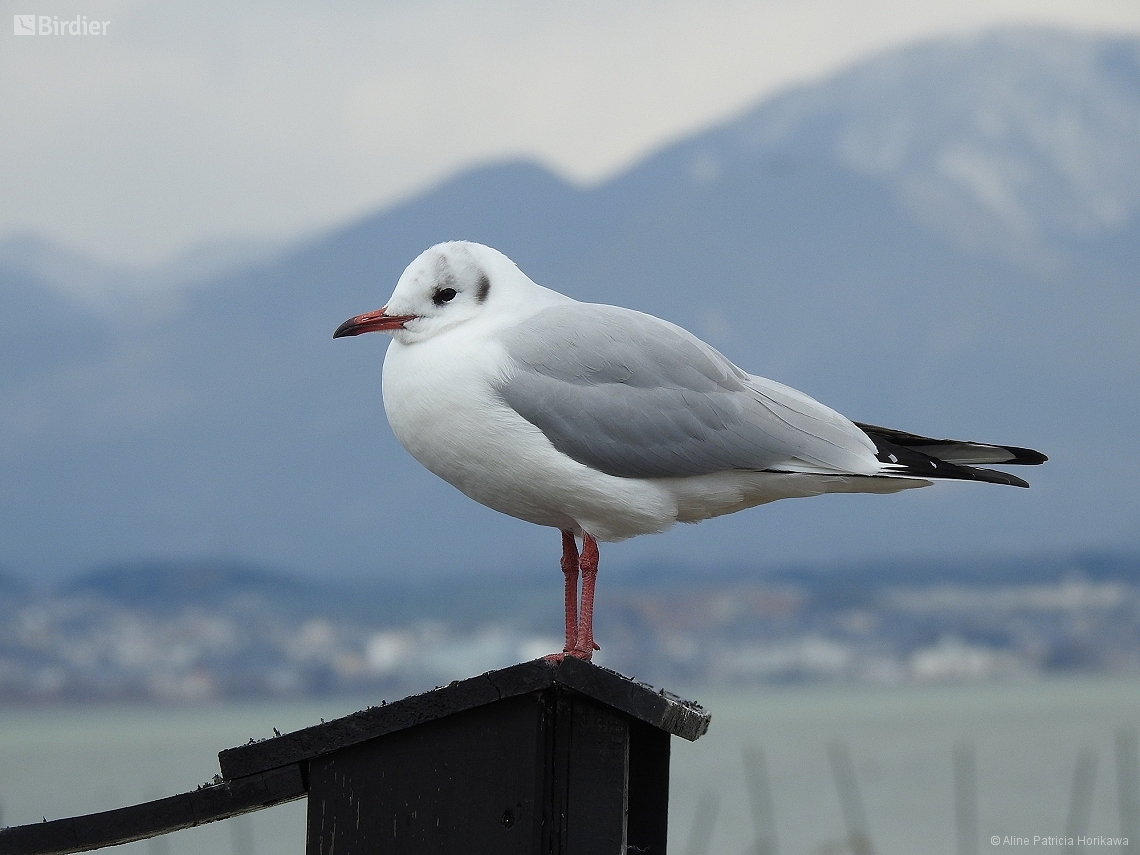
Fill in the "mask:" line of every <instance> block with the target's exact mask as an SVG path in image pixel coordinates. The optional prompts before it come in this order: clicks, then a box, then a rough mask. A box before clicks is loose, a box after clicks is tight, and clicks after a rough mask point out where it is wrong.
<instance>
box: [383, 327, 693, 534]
mask: <svg viewBox="0 0 1140 855" xmlns="http://www.w3.org/2000/svg"><path fill="white" fill-rule="evenodd" d="M457 332H458V331H457ZM457 338H458V336H456V335H455V334H453V335H452V336H449V337H448V339H449V341H448V346H447V347H440V346H438V345H437V341H438V340H429V341H424V342H418V343H416V344H413V345H402V344H400V343H399V342H396V341H393V342H392V344H391V345H390V346H389V348H388V353H387V356H386V357H385V360H384V410H385V412H386V413H387V415H388V422H389V424H391V426H392V431H393V432H394V433H395V434H396V438H397V439H398V440H399V441H400V444H401V445H403V446H404V448H406V449H407V450H408V452H409V453H410V454H411V455H412V456H413V457H414V458H415V459H416V460H418V461H419V462H420V463H421V464H423V465H424V466H425V467H426V468H427V469H429V470H431V471H432V472H434V473H435V474H436V475H438V476H439V477H440V478H442V479H443V480H445V481H447V482H448V483H449V484H452V485H453V486H455V487H457V488H458V489H459V490H461V491H463V492H464V493H465V494H467V495H468V496H470V497H471V498H472V499H474V500H475V501H477V502H480V503H481V504H484V505H487V506H488V507H490V508H494V509H495V510H497V511H499V512H501V513H504V514H508V515H510V516H513V517H518V518H519V519H523V520H527V521H528V522H532V523H536V524H538V525H546V526H554V527H556V528H559V529H569V530H572V531H576V532H581V531H583V530H584V531H588V532H589V533H590V534H592V535H593V536H594V537H596V538H598V539H599V540H622V539H624V538H627V537H633V536H634V535H637V534H647V533H650V532H656V531H663V530H664V529H666V528H668V527H669V526H670V525H672V524H673V523H674V522H676V521H677V505H676V502H675V501H674V499H673V496H672V495H671V491H670V490H668V489H665V488H664V486H663V485H658V484H656V483H655V482H653V481H649V480H644V479H634V478H615V477H613V476H610V475H606V474H604V473H601V472H597V471H595V470H592V469H590V468H588V467H586V466H583V465H582V464H581V463H578V462H576V461H574V460H572V459H571V458H569V457H567V456H566V455H565V454H562V453H561V452H560V451H558V450H557V449H555V448H554V446H552V445H551V444H550V442H549V440H547V438H546V437H545V436H544V435H543V434H542V432H541V431H540V430H539V429H538V428H536V427H535V426H534V425H532V424H531V423H530V422H528V421H526V420H525V419H523V418H522V417H521V416H519V415H518V414H517V413H516V412H515V411H514V410H512V409H511V408H510V407H508V406H507V405H506V404H505V403H503V402H502V401H501V400H500V399H499V398H498V396H497V395H496V393H495V392H494V389H493V387H492V383H493V381H494V379H495V378H496V377H497V376H499V372H500V371H502V370H504V367H505V366H506V365H507V364H508V362H507V359H506V356H505V355H504V354H503V353H502V352H501V351H499V350H498V349H497V348H494V347H489V346H487V345H486V344H485V343H484V344H483V345H482V346H481V347H479V348H470V349H464V348H463V347H462V342H461V341H455V339H457Z"/></svg>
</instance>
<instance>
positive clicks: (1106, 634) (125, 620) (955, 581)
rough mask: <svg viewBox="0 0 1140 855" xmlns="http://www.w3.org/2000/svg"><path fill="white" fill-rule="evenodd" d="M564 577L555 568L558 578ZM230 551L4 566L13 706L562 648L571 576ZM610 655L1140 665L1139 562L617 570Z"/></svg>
mask: <svg viewBox="0 0 1140 855" xmlns="http://www.w3.org/2000/svg"><path fill="white" fill-rule="evenodd" d="M546 576H549V578H546ZM546 576H540V575H539V574H535V576H532V577H527V578H525V579H516V578H505V579H500V580H488V579H485V578H483V579H474V578H470V577H463V578H461V579H456V580H452V581H436V582H433V583H424V584H421V585H420V586H418V587H403V588H398V589H396V588H390V589H387V590H386V589H385V588H384V587H383V586H380V585H368V586H365V585H359V586H353V585H341V586H339V587H331V588H330V586H329V585H326V584H321V583H318V582H316V581H311V580H307V579H303V578H298V577H293V576H286V575H284V574H279V573H275V572H273V571H269V570H265V569H262V568H257V567H250V566H248V565H241V564H234V563H227V562H186V563H178V562H156V563H150V564H147V563H142V564H134V565H127V566H122V567H112V568H104V569H103V570H100V571H96V572H93V573H91V574H88V575H86V576H84V577H82V578H80V579H78V580H76V581H74V582H72V583H71V584H69V585H66V586H64V587H61V588H59V589H57V590H53V591H35V590H30V589H28V588H27V587H25V586H21V585H19V584H17V583H16V582H15V581H14V580H12V579H10V578H5V579H0V702H3V703H9V704H11V703H15V704H20V703H44V702H61V703H62V702H68V703H73V702H84V701H157V702H204V701H210V700H217V699H252V698H298V697H307V696H317V695H331V694H361V695H363V694H368V695H372V696H375V697H377V698H389V697H395V696H399V695H402V694H406V693H407V692H410V691H417V690H422V689H426V688H431V687H432V686H435V685H440V684H443V683H446V682H449V681H451V680H454V679H459V678H462V677H466V676H470V675H472V674H477V673H481V672H483V671H486V670H489V669H493V668H499V667H503V666H506V665H509V664H512V663H515V662H520V661H525V660H529V659H534V658H537V657H539V656H541V655H543V654H546V653H550V652H552V651H555V650H559V649H561V646H562V641H561V638H560V635H559V631H560V627H561V624H560V615H561V601H560V596H561V593H560V585H561V577H560V575H559V574H558V573H557V572H556V570H555V571H552V572H551V573H549V574H546ZM597 621H598V623H597V630H598V638H599V640H600V643H601V645H602V648H603V649H602V651H601V652H600V653H599V654H598V657H597V661H598V662H599V664H602V665H605V666H607V667H610V668H614V669H616V670H618V671H621V672H622V673H625V674H629V675H631V676H635V677H637V678H639V679H642V680H645V681H647V682H650V683H653V684H656V685H662V686H668V687H683V688H688V687H695V686H718V687H741V686H749V685H756V684H763V683H786V682H796V681H844V682H856V683H859V682H861V683H878V684H889V683H904V682H914V681H963V680H1009V679H1034V678H1038V677H1041V676H1044V675H1049V674H1061V673H1074V674H1075V673H1083V674H1121V675H1123V674H1140V556H1091V557H1090V556H1085V557H1080V556H1076V557H1074V556H1062V557H1046V558H1035V559H1028V558H1027V559H1024V560H1019V561H1005V562H997V561H995V562H986V561H974V562H968V563H959V564H949V565H945V566H934V565H930V566H928V565H924V564H921V563H911V564H907V563H903V562H900V563H896V564H892V565H889V566H881V567H874V566H867V567H859V568H847V569H843V568H832V569H828V570H823V569H816V570H805V569H800V570H789V571H785V572H778V573H777V572H768V573H759V572H748V571H747V570H746V569H737V570H733V571H724V572H721V573H717V574H709V573H702V574H695V573H686V572H684V570H683V569H681V568H672V569H668V570H661V569H658V570H646V572H644V573H642V574H635V575H628V574H627V575H625V576H617V575H615V576H614V577H613V578H608V579H607V578H604V577H602V579H601V583H600V586H599V609H598V618H597Z"/></svg>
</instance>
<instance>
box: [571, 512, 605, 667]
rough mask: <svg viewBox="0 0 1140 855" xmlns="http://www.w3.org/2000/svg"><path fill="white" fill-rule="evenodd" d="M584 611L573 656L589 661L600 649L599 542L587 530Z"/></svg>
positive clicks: (583, 564) (583, 570)
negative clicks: (596, 601) (596, 584)
mask: <svg viewBox="0 0 1140 855" xmlns="http://www.w3.org/2000/svg"><path fill="white" fill-rule="evenodd" d="M581 565H582V612H581V615H580V616H579V619H578V640H577V642H575V644H574V649H573V650H572V651H569V652H570V654H571V655H572V656H576V657H578V658H579V659H585V660H586V661H587V662H589V661H590V659H591V658H592V657H593V655H594V651H595V650H600V649H601V648H600V647H598V645H596V644H594V580H595V579H596V578H597V576H598V542H597V541H596V540H594V538H592V537H590V535H589V534H587V533H586V532H582V559H581Z"/></svg>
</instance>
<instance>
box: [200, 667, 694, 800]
mask: <svg viewBox="0 0 1140 855" xmlns="http://www.w3.org/2000/svg"><path fill="white" fill-rule="evenodd" d="M552 685H564V686H567V687H569V688H573V689H575V690H577V691H579V692H581V693H582V694H585V695H588V696H590V697H592V698H594V699H595V700H598V701H600V702H602V703H604V704H607V705H609V706H611V707H613V708H615V709H617V710H621V711H622V712H625V713H627V714H629V715H631V716H633V717H635V718H637V719H639V720H641V721H643V722H645V723H646V724H650V725H653V726H654V727H657V728H661V729H663V730H666V731H668V732H669V733H671V734H673V735H675V736H680V737H682V738H684V739H688V740H690V741H692V740H695V739H697V738H698V737H700V736H701V735H703V734H704V733H705V731H707V730H708V726H709V719H710V716H709V713H708V712H706V711H705V710H704V709H702V708H701V707H700V706H699V705H697V704H694V703H690V702H688V701H684V700H682V699H680V698H678V697H676V696H674V695H670V694H668V693H666V692H664V691H658V690H656V689H653V688H652V687H649V686H646V685H644V684H642V683H638V682H635V681H633V680H631V679H629V678H628V677H623V676H622V675H621V674H618V673H616V672H614V671H609V670H607V669H605V668H599V667H598V666H596V665H591V664H589V663H587V662H582V661H581V660H578V659H573V658H567V659H566V660H565V661H563V662H561V663H559V664H557V665H556V664H554V663H551V662H548V661H546V660H544V659H537V660H535V661H533V662H524V663H522V664H520V665H513V666H511V667H510V668H504V669H502V670H500V671H491V672H488V673H487V674H483V675H481V676H478V677H472V678H470V679H467V680H460V681H457V682H455V683H452V684H450V685H448V686H444V687H442V688H439V689H435V690H434V691H431V692H425V693H423V694H420V695H413V696H411V697H407V698H403V699H402V700H398V701H394V702H392V703H390V704H384V705H382V706H378V707H369V708H368V709H366V710H361V711H360V712H356V713H353V714H351V715H348V716H345V717H343V718H339V719H334V720H333V721H328V722H323V723H322V724H318V725H313V726H312V727H307V728H304V729H303V730H298V731H294V732H293V733H287V734H285V735H284V736H279V737H276V738H274V739H265V740H262V741H260V742H254V743H251V744H249V745H241V746H238V747H236V748H229V749H227V750H225V751H222V752H221V753H220V754H219V755H218V764H219V766H220V767H221V770H222V777H223V778H226V779H229V778H238V777H242V776H245V775H252V774H255V773H257V772H265V771H267V770H269V769H273V768H276V767H278V766H284V765H289V764H293V763H300V762H303V761H305V760H310V759H313V758H316V757H320V756H323V755H325V754H329V753H331V752H333V751H338V750H340V749H342V748H347V747H349V746H351V745H357V744H359V743H361V742H365V741H367V740H369V739H374V738H376V737H378V736H384V735H386V734H389V733H397V732H399V731H401V730H405V729H407V728H410V727H416V726H417V725H421V724H424V723H426V722H429V721H434V720H436V719H439V718H443V717H445V716H448V715H454V714H456V713H459V712H462V711H464V710H468V709H474V708H475V707H479V706H483V705H486V704H490V703H494V702H496V701H499V700H502V699H504V698H511V697H517V696H519V695H524V694H527V693H530V692H535V691H540V690H542V689H545V688H548V687H550V686H552Z"/></svg>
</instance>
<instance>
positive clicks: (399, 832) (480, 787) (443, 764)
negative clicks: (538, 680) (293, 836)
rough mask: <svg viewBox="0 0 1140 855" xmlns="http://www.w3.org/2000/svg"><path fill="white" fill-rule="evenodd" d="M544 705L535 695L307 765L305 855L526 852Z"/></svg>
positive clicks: (530, 847)
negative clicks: (307, 799)
mask: <svg viewBox="0 0 1140 855" xmlns="http://www.w3.org/2000/svg"><path fill="white" fill-rule="evenodd" d="M543 706H544V704H543V698H542V696H541V695H540V694H539V693H531V694H529V695H524V696H521V697H517V698H511V699H507V700H504V701H502V702H500V703H498V704H495V705H494V707H480V708H476V709H472V710H468V711H465V712H462V713H459V714H456V715H453V716H450V717H447V718H444V719H440V720H438V721H434V722H429V723H426V724H424V725H422V726H420V727H417V728H415V729H414V730H404V731H402V732H399V733H394V734H390V735H388V736H386V737H384V738H383V739H377V740H373V741H372V742H368V743H366V744H363V745H356V746H351V747H349V748H346V749H343V750H341V751H337V752H334V753H332V754H329V755H327V756H324V757H321V758H318V759H315V760H313V761H311V763H310V767H309V805H308V839H307V848H306V852H307V855H332V853H337V855H354V853H376V852H383V853H387V855H427V853H440V852H470V853H495V855H532V853H537V852H538V851H539V848H540V840H541V834H542V810H541V797H542V792H543V781H542V778H543V762H542V761H543V754H544V751H543V745H542V733H541V731H542V728H543V721H544V710H543Z"/></svg>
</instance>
